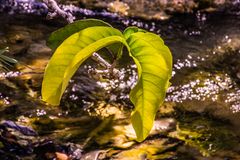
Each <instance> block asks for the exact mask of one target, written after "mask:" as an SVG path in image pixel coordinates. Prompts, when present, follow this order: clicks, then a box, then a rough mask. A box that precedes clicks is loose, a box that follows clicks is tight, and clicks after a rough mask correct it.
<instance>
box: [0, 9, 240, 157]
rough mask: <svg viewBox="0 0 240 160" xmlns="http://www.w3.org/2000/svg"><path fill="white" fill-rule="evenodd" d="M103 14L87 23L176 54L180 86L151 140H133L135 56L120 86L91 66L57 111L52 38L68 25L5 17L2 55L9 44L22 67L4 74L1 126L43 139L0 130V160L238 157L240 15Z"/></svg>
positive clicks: (124, 63)
mask: <svg viewBox="0 0 240 160" xmlns="http://www.w3.org/2000/svg"><path fill="white" fill-rule="evenodd" d="M92 13H95V12H93V11H92ZM97 13H98V14H93V15H91V14H90V15H84V16H83V17H96V18H101V19H104V20H106V21H108V22H109V23H111V24H113V26H115V27H117V28H119V29H123V28H125V27H126V26H129V25H136V26H139V27H142V28H145V29H148V30H150V31H153V32H155V33H157V34H159V35H161V37H162V38H163V39H164V40H165V42H166V44H167V45H168V46H169V48H170V49H171V51H172V53H173V57H174V69H173V78H172V80H171V82H172V86H171V87H170V88H169V91H168V94H167V97H166V101H165V103H164V104H163V105H162V106H161V107H160V109H159V113H158V114H157V118H156V121H155V125H154V129H153V131H152V132H151V134H150V136H149V137H148V138H147V140H146V141H144V142H143V143H136V142H135V141H134V140H133V139H134V133H133V130H132V128H131V126H130V125H129V124H130V122H129V116H130V110H131V109H132V104H131V103H130V101H129V99H128V93H129V91H130V88H131V87H132V86H133V85H134V84H135V82H136V78H137V74H136V67H135V66H134V65H133V64H132V62H131V60H130V59H129V57H128V56H127V55H124V57H123V59H122V60H121V61H120V63H119V65H118V69H119V70H120V72H121V73H122V77H120V79H110V80H109V79H104V77H101V74H96V71H97V70H99V69H101V68H99V66H97V65H96V64H95V63H94V62H93V61H91V60H89V61H88V62H87V63H86V64H85V65H84V66H82V67H81V68H80V69H79V71H78V73H77V74H76V75H75V77H74V78H73V79H72V80H71V82H70V85H69V87H68V89H67V91H66V93H65V94H64V96H63V99H62V101H61V105H60V106H59V107H57V108H53V107H49V106H47V105H46V104H44V102H42V101H41V97H40V89H41V81H42V75H43V74H42V73H43V71H44V67H45V65H46V63H47V62H48V60H49V58H50V56H51V54H52V53H51V50H50V49H49V48H47V46H46V39H47V37H48V35H49V34H50V33H51V32H52V31H54V30H56V29H57V28H59V27H60V26H63V23H62V22H57V21H48V20H45V18H44V17H41V16H28V15H7V14H3V13H1V14H0V23H1V25H0V47H5V46H8V47H9V48H10V53H9V54H8V55H9V56H11V57H14V58H15V59H18V61H19V62H20V64H19V65H18V66H17V67H16V68H14V69H13V72H9V73H4V74H3V73H1V74H0V80H1V81H0V118H1V120H12V121H15V122H17V123H18V124H21V125H24V126H29V127H31V128H33V129H34V130H35V131H36V132H37V133H38V136H26V135H22V134H21V133H19V132H18V131H14V130H11V129H10V131H9V132H10V133H11V134H12V135H14V136H15V137H17V138H15V139H14V141H10V140H9V139H11V137H9V136H6V135H5V134H3V133H5V132H3V130H2V129H1V127H0V133H1V134H0V153H1V156H0V157H1V158H2V157H3V159H4V158H5V159H17V158H19V159H21V158H22V159H24V158H25V159H26V158H30V159H34V158H35V159H44V158H45V159H47V158H48V159H52V158H53V157H55V156H56V152H60V153H64V154H66V155H68V156H70V155H71V156H72V157H74V156H75V158H76V159H79V158H80V157H81V159H83V160H87V159H97V158H98V159H127V160H129V159H183V160H187V159H189V160H190V159H201V160H202V159H217V160H218V159H240V146H239V140H240V139H239V136H240V130H239V127H240V125H239V120H240V88H239V86H240V80H239V79H240V76H239V74H240V48H239V46H240V29H239V28H240V21H239V20H240V17H239V15H237V14H226V13H202V12H197V13H196V14H182V15H175V16H173V17H172V18H170V19H168V20H165V21H144V20H141V19H128V18H122V17H118V16H116V15H112V16H109V15H106V14H100V13H101V12H99V11H98V12H97ZM110 15H111V14H110ZM79 18H81V17H79ZM8 129H9V128H8ZM4 138H5V139H4ZM4 140H5V141H4ZM10 142H11V143H10ZM13 142H14V143H13ZM7 143H9V144H7ZM7 157H8V158H7ZM89 157H90V158H89Z"/></svg>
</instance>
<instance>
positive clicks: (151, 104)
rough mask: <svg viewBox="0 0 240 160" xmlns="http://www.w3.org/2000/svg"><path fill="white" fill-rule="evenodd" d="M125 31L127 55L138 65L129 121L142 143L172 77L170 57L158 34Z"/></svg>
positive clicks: (131, 95) (131, 94) (131, 97)
mask: <svg viewBox="0 0 240 160" xmlns="http://www.w3.org/2000/svg"><path fill="white" fill-rule="evenodd" d="M125 33H126V32H125ZM128 33H130V34H127V37H128V39H127V43H128V45H129V48H130V56H132V57H133V59H134V61H135V63H136V65H137V68H138V82H137V84H136V86H135V87H134V88H133V89H132V91H131V93H130V99H131V101H132V103H133V104H134V106H135V108H134V111H133V112H132V115H131V120H132V124H133V128H134V130H135V132H136V135H137V141H139V142H141V141H143V140H144V139H145V138H146V137H147V135H148V134H149V132H150V130H151V128H152V126H153V122H154V119H155V115H156V112H157V110H158V108H159V107H160V105H161V104H162V103H163V101H164V98H165V94H166V91H167V88H168V87H169V79H170V78H171V72H172V56H171V52H170V50H169V49H168V47H167V46H165V45H164V43H163V40H162V39H161V38H160V37H159V36H157V35H155V34H153V33H149V32H146V33H144V32H132V31H131V32H130V31H129V32H128ZM124 36H126V34H125V35H124Z"/></svg>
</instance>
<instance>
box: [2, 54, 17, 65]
mask: <svg viewBox="0 0 240 160" xmlns="http://www.w3.org/2000/svg"><path fill="white" fill-rule="evenodd" d="M0 59H2V60H3V61H6V62H8V63H12V64H16V63H18V61H17V60H16V59H13V58H10V57H7V56H4V55H0Z"/></svg>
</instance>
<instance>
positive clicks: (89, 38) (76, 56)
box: [42, 26, 125, 105]
mask: <svg viewBox="0 0 240 160" xmlns="http://www.w3.org/2000/svg"><path fill="white" fill-rule="evenodd" d="M117 42H121V43H125V40H124V38H123V35H122V33H121V32H120V31H119V30H117V29H114V28H111V27H102V26H96V27H89V28H86V29H83V30H81V31H80V32H78V33H75V34H73V35H71V36H70V37H69V38H67V39H66V40H64V42H63V43H62V44H61V45H60V46H59V47H58V48H57V49H56V51H55V53H54V55H53V56H52V58H51V60H50V62H49V63H48V65H47V67H46V70H45V73H44V79H43V83H42V99H43V100H44V101H46V102H48V103H49V104H52V105H58V104H59V102H60V99H61V97H62V94H63V93H64V90H65V89H66V87H67V85H68V81H69V80H70V78H71V77H72V76H73V74H74V73H75V72H76V70H77V69H78V67H79V66H80V65H81V63H82V62H83V61H85V60H86V59H87V58H88V57H90V56H91V55H92V53H93V52H96V51H98V50H100V49H101V48H103V47H106V46H108V45H111V44H114V43H117Z"/></svg>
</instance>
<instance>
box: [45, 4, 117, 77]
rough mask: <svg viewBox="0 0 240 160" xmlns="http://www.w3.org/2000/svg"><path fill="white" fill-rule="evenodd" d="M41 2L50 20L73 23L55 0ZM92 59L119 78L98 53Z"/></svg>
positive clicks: (111, 66) (72, 17)
mask: <svg viewBox="0 0 240 160" xmlns="http://www.w3.org/2000/svg"><path fill="white" fill-rule="evenodd" d="M43 2H44V3H45V4H46V5H47V7H48V8H49V11H50V12H49V13H48V16H49V17H50V18H53V17H55V16H57V15H59V16H61V17H63V18H64V19H66V20H67V22H68V23H72V22H73V21H74V19H75V17H74V16H73V15H72V14H71V13H68V12H65V11H64V10H62V9H61V8H60V7H59V6H58V4H57V2H56V1H55V0H43ZM92 59H93V60H95V61H97V62H98V63H100V65H102V66H103V67H105V68H106V69H107V70H108V71H109V74H110V75H113V76H114V77H119V76H120V71H119V70H117V69H115V68H114V67H115V65H111V64H109V63H108V62H107V61H106V60H105V59H103V58H102V57H101V56H100V55H99V54H98V53H96V52H94V53H93V56H92Z"/></svg>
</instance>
